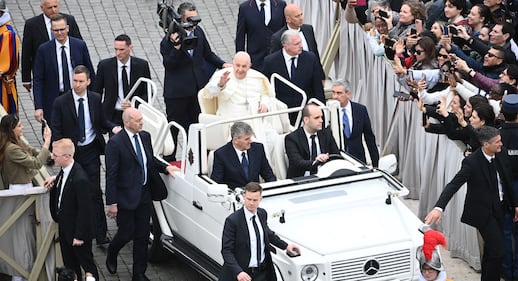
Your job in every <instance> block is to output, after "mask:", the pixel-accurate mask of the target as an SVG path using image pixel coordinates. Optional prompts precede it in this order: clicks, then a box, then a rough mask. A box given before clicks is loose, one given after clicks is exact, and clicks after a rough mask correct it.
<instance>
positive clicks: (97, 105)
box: [50, 91, 115, 154]
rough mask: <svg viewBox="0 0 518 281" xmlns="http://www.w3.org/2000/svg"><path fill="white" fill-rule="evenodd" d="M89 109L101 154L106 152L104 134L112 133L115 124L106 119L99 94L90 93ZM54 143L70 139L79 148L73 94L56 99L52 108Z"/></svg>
mask: <svg viewBox="0 0 518 281" xmlns="http://www.w3.org/2000/svg"><path fill="white" fill-rule="evenodd" d="M87 96H88V109H89V111H90V119H91V122H92V126H93V128H94V131H95V140H94V142H96V144H97V147H98V148H99V154H102V153H103V152H104V147H105V146H106V142H105V140H104V137H103V134H104V133H106V132H107V131H111V129H113V127H115V124H113V123H112V122H110V121H109V120H107V119H106V118H105V117H104V114H103V111H102V110H101V96H100V95H99V94H98V93H95V92H91V91H88V92H87ZM50 127H51V128H52V141H56V140H59V139H62V138H70V139H71V140H72V142H73V143H74V144H75V145H76V146H77V142H78V141H79V138H80V132H79V124H78V119H77V110H76V105H75V101H74V96H73V95H72V92H68V93H66V94H63V95H61V96H59V97H57V98H56V100H55V101H54V105H53V107H52V121H51V122H50Z"/></svg>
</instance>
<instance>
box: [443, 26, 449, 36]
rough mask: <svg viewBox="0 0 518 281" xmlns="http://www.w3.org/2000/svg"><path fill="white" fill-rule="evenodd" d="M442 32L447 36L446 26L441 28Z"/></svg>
mask: <svg viewBox="0 0 518 281" xmlns="http://www.w3.org/2000/svg"><path fill="white" fill-rule="evenodd" d="M442 34H443V35H446V36H448V27H447V26H445V27H444V29H443V30H442Z"/></svg>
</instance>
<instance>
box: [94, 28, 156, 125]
mask: <svg viewBox="0 0 518 281" xmlns="http://www.w3.org/2000/svg"><path fill="white" fill-rule="evenodd" d="M114 49H115V57H112V58H109V59H104V60H102V61H100V62H99V64H98V65H97V76H96V82H95V88H94V92H97V93H100V94H101V95H102V96H104V99H103V111H104V116H105V117H106V118H108V120H111V121H112V122H113V123H115V124H117V125H122V111H123V110H124V109H126V108H128V107H130V106H131V103H130V101H129V100H128V99H127V98H126V96H127V95H128V93H129V91H130V90H131V88H133V86H134V85H135V83H136V82H137V80H138V79H139V78H140V77H144V78H149V79H151V72H150V70H149V64H148V62H147V61H146V60H143V59H140V58H137V57H134V56H131V51H132V50H133V45H131V38H130V37H129V36H128V35H126V34H121V35H118V36H117V37H115V43H114ZM133 96H137V97H140V98H142V99H143V100H145V101H147V87H146V83H141V84H140V86H139V87H138V88H137V89H136V91H135V93H134V94H133Z"/></svg>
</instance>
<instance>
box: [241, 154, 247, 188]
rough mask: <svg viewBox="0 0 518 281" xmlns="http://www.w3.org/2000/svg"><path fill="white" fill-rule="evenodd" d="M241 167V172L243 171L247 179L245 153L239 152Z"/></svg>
mask: <svg viewBox="0 0 518 281" xmlns="http://www.w3.org/2000/svg"><path fill="white" fill-rule="evenodd" d="M241 156H242V158H241V167H243V172H245V177H246V180H247V181H248V159H246V153H245V152H242V153H241Z"/></svg>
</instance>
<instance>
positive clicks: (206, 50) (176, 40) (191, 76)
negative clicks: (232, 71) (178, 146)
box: [160, 2, 231, 161]
mask: <svg viewBox="0 0 518 281" xmlns="http://www.w3.org/2000/svg"><path fill="white" fill-rule="evenodd" d="M178 14H179V15H178V18H177V19H174V20H173V21H172V24H170V25H169V30H168V34H167V35H166V36H165V37H164V39H162V42H160V54H162V57H163V64H164V67H165V78H164V81H165V82H164V102H165V105H166V113H167V120H168V121H176V122H178V123H179V124H180V125H182V127H184V128H185V130H186V131H187V130H188V129H189V125H190V124H192V123H196V122H198V115H199V113H200V106H199V104H198V99H197V94H198V91H199V90H200V89H202V88H203V87H204V86H205V85H206V84H207V82H208V80H209V77H208V76H207V74H206V72H205V63H209V64H211V65H213V66H214V67H216V68H223V67H228V66H231V64H226V63H225V62H224V61H223V60H222V59H220V58H219V57H218V56H217V55H216V54H214V53H213V52H212V50H211V48H210V46H209V43H208V42H207V39H206V36H205V32H204V31H203V29H202V28H201V27H199V26H197V24H198V23H199V22H200V21H201V19H200V18H199V17H198V11H197V10H196V6H194V4H192V3H189V2H185V3H182V4H180V6H179V7H178ZM171 133H172V134H173V139H174V141H175V143H176V141H177V140H178V130H177V129H174V128H172V129H171ZM173 155H175V154H173ZM168 160H171V161H173V160H174V159H168Z"/></svg>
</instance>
